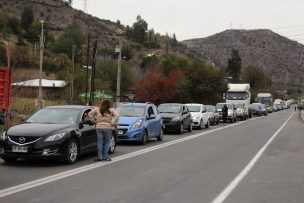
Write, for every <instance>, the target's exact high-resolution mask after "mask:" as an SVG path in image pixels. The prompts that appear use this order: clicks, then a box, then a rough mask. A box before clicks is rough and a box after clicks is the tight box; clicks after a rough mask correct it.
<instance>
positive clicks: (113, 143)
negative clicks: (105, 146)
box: [110, 136, 115, 152]
mask: <svg viewBox="0 0 304 203" xmlns="http://www.w3.org/2000/svg"><path fill="white" fill-rule="evenodd" d="M114 149H115V138H114V136H112V137H111V141H110V151H111V152H113V151H114Z"/></svg>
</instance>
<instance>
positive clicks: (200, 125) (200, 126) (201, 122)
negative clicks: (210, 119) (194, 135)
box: [198, 120, 203, 130]
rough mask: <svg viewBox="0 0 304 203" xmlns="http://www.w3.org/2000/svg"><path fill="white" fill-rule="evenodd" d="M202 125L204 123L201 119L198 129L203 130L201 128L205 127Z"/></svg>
mask: <svg viewBox="0 0 304 203" xmlns="http://www.w3.org/2000/svg"><path fill="white" fill-rule="evenodd" d="M202 125H203V120H201V121H200V124H199V126H198V129H199V130H201V129H202V128H203V126H202Z"/></svg>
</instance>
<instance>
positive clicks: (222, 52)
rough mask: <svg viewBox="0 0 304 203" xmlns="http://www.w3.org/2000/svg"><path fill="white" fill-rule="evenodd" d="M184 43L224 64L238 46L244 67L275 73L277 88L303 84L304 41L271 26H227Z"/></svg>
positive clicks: (211, 59) (272, 74)
mask: <svg viewBox="0 0 304 203" xmlns="http://www.w3.org/2000/svg"><path fill="white" fill-rule="evenodd" d="M182 43H183V44H184V45H185V46H186V47H188V48H190V49H191V50H193V51H194V53H193V54H195V56H196V57H199V58H200V59H205V60H210V61H213V62H214V63H215V64H216V65H218V66H220V67H222V68H226V67H227V64H228V59H229V58H230V57H231V52H232V50H233V49H237V50H239V53H240V56H241V58H242V67H243V68H244V67H247V66H248V65H254V66H258V67H260V68H263V69H264V71H265V72H266V73H267V74H269V75H270V76H271V77H272V80H273V84H274V86H275V87H276V88H282V87H285V88H286V87H287V86H288V87H292V86H294V87H302V85H303V81H304V45H302V44H300V43H298V42H296V41H292V40H290V39H288V38H286V37H283V36H281V35H279V34H276V33H274V32H272V31H271V30H266V29H261V30H226V31H224V32H221V33H218V34H215V35H212V36H210V37H206V38H201V39H190V40H185V41H183V42H182ZM302 88H303V87H302ZM286 89H287V88H286Z"/></svg>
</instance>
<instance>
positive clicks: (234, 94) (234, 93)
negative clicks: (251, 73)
mask: <svg viewBox="0 0 304 203" xmlns="http://www.w3.org/2000/svg"><path fill="white" fill-rule="evenodd" d="M225 98H226V103H231V104H234V105H237V104H244V114H245V117H244V119H246V118H248V117H249V116H250V115H249V110H248V107H249V105H250V99H251V93H250V84H248V83H246V84H231V83H229V84H228V90H227V92H226V94H225Z"/></svg>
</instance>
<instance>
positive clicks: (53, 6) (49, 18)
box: [0, 0, 124, 47]
mask: <svg viewBox="0 0 304 203" xmlns="http://www.w3.org/2000/svg"><path fill="white" fill-rule="evenodd" d="M26 7H31V8H33V11H34V17H35V19H36V20H38V21H40V20H43V21H44V22H45V23H46V25H47V26H48V28H49V29H50V31H51V32H53V33H56V32H58V33H59V32H60V31H62V30H64V29H65V28H66V27H67V26H68V25H70V24H72V23H73V22H75V23H77V24H78V25H80V27H81V28H82V30H83V31H84V32H87V30H88V25H89V27H90V33H91V36H92V39H96V38H98V39H99V42H100V44H101V46H104V47H107V46H112V45H113V44H117V43H118V39H119V35H120V34H122V33H123V32H124V30H123V27H122V26H120V25H118V24H116V23H114V22H111V21H108V20H102V19H99V18H97V17H94V16H92V15H88V14H86V13H84V12H83V11H80V10H77V9H74V8H72V7H71V6H70V5H68V4H67V3H66V1H63V0H1V1H0V11H3V12H6V13H9V14H10V15H15V16H17V17H19V18H20V17H21V14H22V12H23V10H24V8H26ZM87 22H88V23H89V24H88V23H87Z"/></svg>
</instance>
